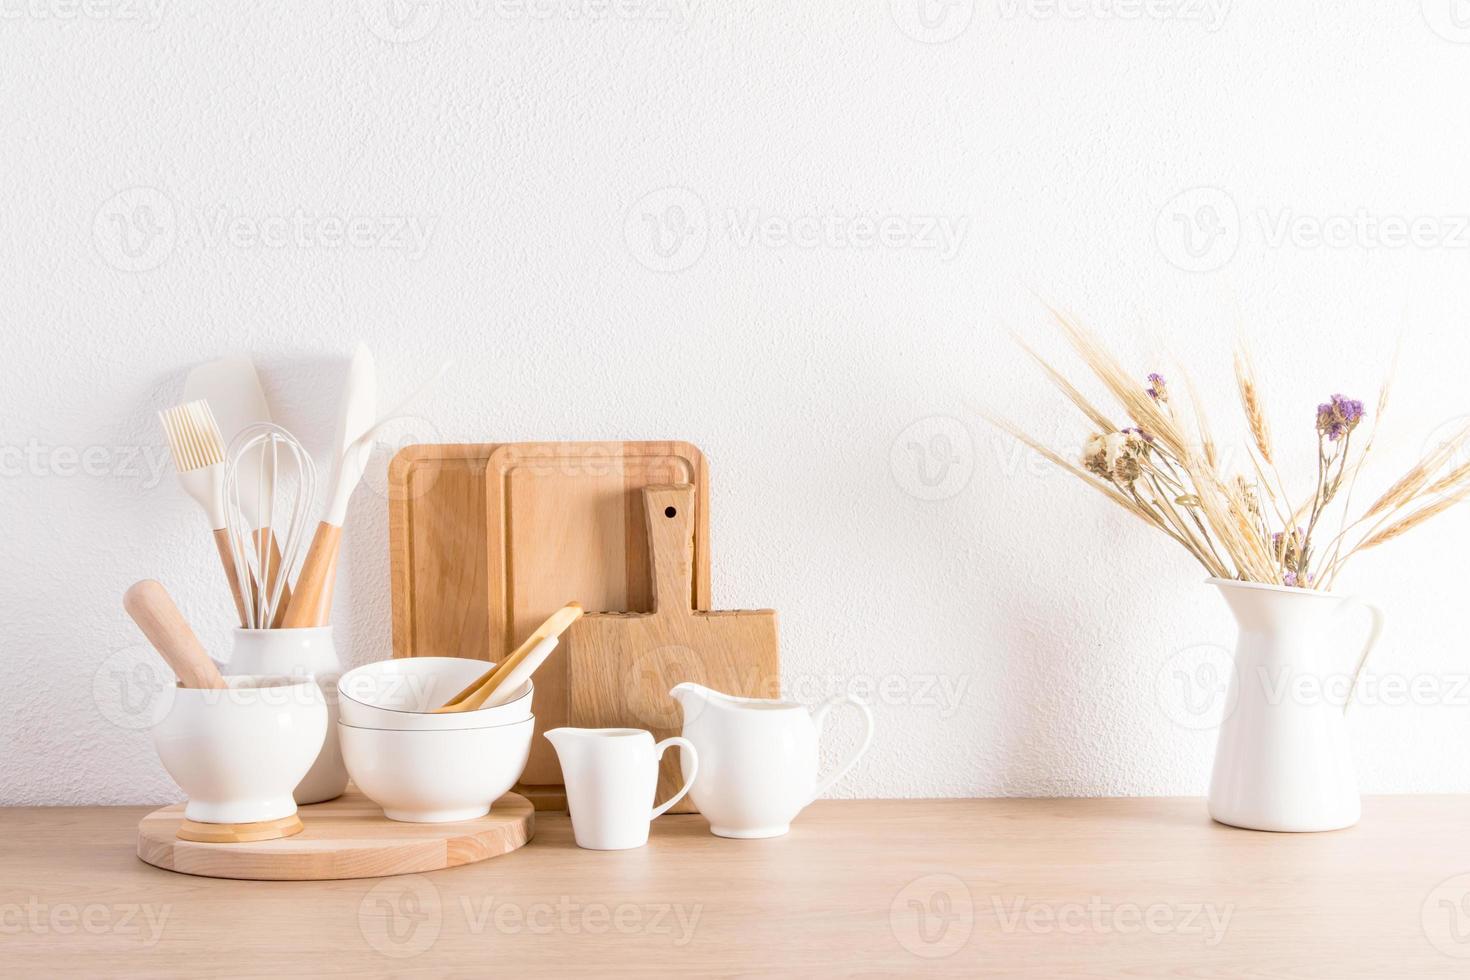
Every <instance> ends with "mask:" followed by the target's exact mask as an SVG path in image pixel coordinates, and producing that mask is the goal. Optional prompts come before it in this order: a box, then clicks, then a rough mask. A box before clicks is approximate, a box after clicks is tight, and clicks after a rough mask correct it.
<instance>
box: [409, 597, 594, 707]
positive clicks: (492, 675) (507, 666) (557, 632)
mask: <svg viewBox="0 0 1470 980" xmlns="http://www.w3.org/2000/svg"><path fill="white" fill-rule="evenodd" d="M581 618H582V607H581V606H579V605H578V604H577V603H575V602H569V603H567V604H566V605H565V606H562V607H561V608H560V609H558V610H557V611H556V612H554V613H552V614H551V617H550V618H549V619H547V620H546V622H544V623H542V624H541V625H540V626H538V627H536V629H535V630H534V631H533V632H532V633H531V635H530V636H529V637H527V638H526V642H525V643H522V644H521V645H520V646H519V647H517V648H516V651H515V652H514V653H512V654H511V655H510V656H508V657H506V658H505V659H504V660H502V661H501V662H500V663H498V664H496V665H495V666H494V667H491V668H490V669H489V670H487V671H486V672H485V673H483V674H481V675H480V676H479V677H478V678H476V679H475V680H474V681H473V682H471V684H470V685H469V687H466V688H465V689H464V690H463V691H460V692H459V693H458V694H456V695H455V696H454V697H452V698H450V699H449V700H448V701H446V702H445V703H444V706H443V707H441V708H435V709H434V712H433V713H434V714H447V713H449V712H453V711H475V710H477V709H479V708H482V707H484V706H485V702H486V701H488V700H489V699H490V696H491V695H492V694H494V693H495V691H496V690H497V689H498V688H499V687H500V686H501V684H503V683H504V682H505V679H506V678H507V677H509V676H510V675H511V672H512V671H514V670H516V668H518V667H519V666H520V665H521V662H522V661H524V660H525V659H526V658H527V657H529V656H530V655H531V653H532V652H533V651H534V650H536V648H537V647H539V646H540V645H541V643H542V641H543V640H547V639H555V638H556V637H559V636H561V635H562V634H563V633H565V632H566V631H567V627H569V626H571V625H572V624H573V623H575V622H576V621H577V620H578V619H581ZM549 652H550V650H546V651H544V652H543V656H544V655H545V653H549Z"/></svg>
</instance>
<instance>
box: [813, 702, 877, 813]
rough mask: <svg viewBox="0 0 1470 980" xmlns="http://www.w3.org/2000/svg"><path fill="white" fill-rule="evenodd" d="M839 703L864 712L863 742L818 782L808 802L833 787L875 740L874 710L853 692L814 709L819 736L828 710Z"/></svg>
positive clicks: (814, 719)
mask: <svg viewBox="0 0 1470 980" xmlns="http://www.w3.org/2000/svg"><path fill="white" fill-rule="evenodd" d="M839 704H851V705H856V706H857V708H858V710H859V711H861V712H862V713H863V722H864V725H865V727H864V730H863V740H862V744H860V745H859V746H858V747H857V751H856V752H854V753H853V754H852V755H850V756H848V757H847V759H846V761H844V762H843V763H842V764H841V765H840V766H838V767H837V768H836V769H834V770H832V774H831V775H829V776H828V777H827V778H826V779H823V780H821V781H820V782H818V783H817V788H816V790H814V791H813V792H812V795H811V797H810V798H808V799H807V803H810V802H811V801H812V800H815V799H816V798H817V797H819V796H821V795H822V794H823V793H825V792H827V790H829V789H831V788H832V784H833V783H835V782H837V780H839V779H841V778H842V777H843V776H845V775H847V770H849V769H851V768H852V767H853V766H855V765H857V761H858V760H859V759H861V758H862V757H863V753H864V752H866V751H868V746H869V745H871V744H872V742H873V712H872V711H870V710H869V709H868V706H867V704H865V703H864V702H862V701H859V700H858V699H857V698H855V697H853V696H852V695H851V694H839V695H837V696H836V697H831V698H828V699H827V700H826V701H823V702H822V703H821V704H819V705H818V706H817V707H816V708H814V709H812V724H813V725H815V726H816V727H817V738H821V737H822V722H823V720H824V719H825V718H826V717H827V712H829V711H831V710H832V709H833V708H835V707H837V705H839ZM803 805H805V804H803Z"/></svg>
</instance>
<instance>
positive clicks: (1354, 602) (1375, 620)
mask: <svg viewBox="0 0 1470 980" xmlns="http://www.w3.org/2000/svg"><path fill="white" fill-rule="evenodd" d="M1348 606H1362V607H1363V608H1364V609H1366V610H1368V615H1369V617H1370V618H1371V619H1372V624H1371V626H1370V627H1369V629H1368V642H1367V643H1365V644H1363V652H1362V654H1361V655H1359V657H1358V666H1357V667H1356V668H1354V669H1353V682H1352V683H1351V684H1349V685H1348V692H1347V700H1346V701H1344V702H1343V703H1342V713H1343V714H1344V715H1346V714H1347V713H1348V708H1350V707H1352V704H1353V693H1354V692H1355V691H1357V689H1358V678H1359V677H1360V676H1362V673H1363V667H1364V666H1365V665H1366V664H1367V663H1368V654H1370V653H1372V652H1373V648H1374V647H1375V646H1377V645H1378V638H1379V637H1380V636H1382V635H1383V610H1382V609H1379V608H1378V607H1377V606H1375V605H1374V604H1373V603H1371V602H1369V601H1368V600H1366V599H1363V598H1361V597H1359V596H1355V595H1350V596H1348V597H1346V598H1345V599H1343V600H1342V603H1341V604H1340V605H1339V606H1338V607H1337V608H1338V609H1346V608H1347V607H1348Z"/></svg>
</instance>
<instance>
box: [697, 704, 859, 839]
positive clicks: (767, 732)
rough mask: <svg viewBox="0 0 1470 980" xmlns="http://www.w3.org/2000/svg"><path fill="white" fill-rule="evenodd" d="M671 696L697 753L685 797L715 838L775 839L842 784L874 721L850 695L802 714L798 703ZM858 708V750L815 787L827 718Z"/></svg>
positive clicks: (805, 709)
mask: <svg viewBox="0 0 1470 980" xmlns="http://www.w3.org/2000/svg"><path fill="white" fill-rule="evenodd" d="M669 694H670V695H671V696H672V697H673V698H674V699H676V700H677V701H678V702H679V705H680V707H681V708H683V710H684V731H683V735H684V737H685V738H687V739H688V740H689V741H691V742H693V743H694V746H695V748H696V749H698V750H699V772H698V774H697V775H696V776H695V779H694V785H693V786H692V787H691V788H690V790H689V798H690V799H691V800H693V801H694V804H695V806H697V807H699V812H700V813H702V814H704V815H705V818H706V819H708V820H709V829H710V831H711V832H712V833H714V834H715V835H717V836H719V837H740V838H751V837H779V836H780V835H782V834H784V833H786V831H788V830H790V829H791V820H792V818H794V817H795V816H796V815H797V814H798V813H800V812H801V811H802V810H803V809H805V808H806V805H807V804H808V803H810V802H811V801H812V800H814V799H816V798H817V797H818V796H821V795H822V793H824V792H826V791H827V790H828V789H829V788H830V787H831V786H832V784H833V783H835V782H837V780H839V779H841V778H842V777H843V775H844V774H845V773H846V772H847V771H848V770H849V769H851V768H852V766H853V764H854V763H856V762H857V761H858V759H860V758H861V757H862V755H863V753H864V752H866V751H867V749H868V745H869V743H870V742H872V740H873V714H872V712H871V711H869V710H868V706H867V705H866V704H864V703H863V702H861V701H859V700H858V699H857V698H854V697H852V696H850V695H846V694H843V695H838V696H837V697H834V698H830V699H828V700H827V701H824V702H823V703H822V704H820V705H818V706H817V707H816V708H807V707H806V706H805V705H803V704H799V703H797V702H795V701H782V700H763V699H759V698H737V697H732V696H730V695H728V694H721V693H720V692H719V691H712V690H710V689H709V688H707V687H704V686H703V685H700V684H694V683H690V682H687V681H686V682H685V683H683V684H679V685H678V686H676V687H675V688H674V689H673V690H672V691H670V692H669ZM843 703H847V704H852V705H855V706H856V707H857V708H858V710H859V711H861V712H862V714H863V721H864V723H865V726H866V727H865V729H864V731H863V737H862V743H861V744H860V745H858V747H857V750H856V751H855V752H853V753H852V755H851V756H850V757H849V758H848V759H847V760H846V761H844V762H843V763H842V764H841V765H839V766H838V767H837V768H836V769H835V770H834V771H833V772H832V773H831V775H829V776H827V778H825V779H823V780H822V781H821V782H820V783H819V782H818V781H817V742H818V740H819V739H820V738H821V736H822V722H823V720H824V719H825V718H826V716H827V712H828V711H830V710H831V709H832V708H834V707H835V706H837V705H839V704H843Z"/></svg>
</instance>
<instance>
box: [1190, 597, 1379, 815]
mask: <svg viewBox="0 0 1470 980" xmlns="http://www.w3.org/2000/svg"><path fill="white" fill-rule="evenodd" d="M1209 584H1211V585H1214V586H1215V587H1217V588H1218V589H1219V590H1220V593H1221V594H1222V595H1223V596H1224V597H1225V601H1226V602H1227V603H1228V604H1229V606H1230V611H1231V612H1233V613H1234V614H1235V619H1236V621H1237V623H1238V624H1239V626H1240V641H1239V643H1238V645H1237V647H1236V652H1235V669H1234V671H1233V672H1232V675H1231V679H1230V686H1231V690H1230V693H1229V694H1228V695H1227V700H1226V702H1225V703H1226V705H1227V708H1228V709H1229V710H1228V713H1227V715H1226V718H1225V720H1224V721H1223V722H1222V723H1221V725H1220V739H1219V743H1218V745H1217V747H1216V749H1215V771H1214V775H1213V777H1212V778H1211V780H1210V802H1209V806H1210V816H1211V817H1212V818H1214V819H1215V820H1217V821H1219V822H1220V823H1223V824H1229V825H1230V826H1232V827H1244V828H1246V829H1247V830H1274V831H1300V832H1304V831H1321V830H1340V829H1341V828H1343V827H1351V826H1352V825H1353V824H1355V823H1357V822H1358V818H1359V816H1361V813H1362V806H1361V801H1360V800H1359V798H1358V782H1357V777H1356V776H1355V775H1354V772H1353V757H1352V748H1351V745H1350V744H1349V740H1348V731H1347V723H1346V722H1345V721H1344V720H1343V719H1344V715H1346V713H1347V710H1348V707H1349V705H1351V704H1352V697H1353V690H1354V688H1355V687H1356V686H1357V682H1358V675H1359V674H1361V673H1362V670H1363V664H1364V663H1365V662H1366V661H1367V659H1368V654H1369V652H1370V651H1371V650H1372V649H1373V646H1374V644H1376V643H1377V642H1378V636H1379V634H1380V633H1381V632H1382V629H1383V612H1382V610H1380V609H1379V608H1378V607H1377V606H1374V605H1371V604H1369V603H1367V602H1364V601H1363V600H1361V599H1358V598H1356V597H1344V596H1340V595H1334V594H1333V593H1331V592H1314V591H1312V590H1310V589H1293V588H1286V587H1284V586H1276V585H1261V584H1257V583H1253V582H1235V581H1229V580H1226V579H1218V578H1217V579H1210V580H1209ZM1355 607H1361V608H1364V609H1367V610H1368V612H1369V614H1370V615H1371V617H1372V625H1371V629H1370V631H1369V633H1368V640H1367V643H1366V644H1365V645H1364V647H1363V652H1362V653H1361V654H1360V655H1359V656H1358V659H1357V664H1356V666H1354V667H1353V673H1352V674H1351V675H1349V676H1350V679H1349V680H1347V681H1346V683H1345V685H1340V686H1342V687H1345V691H1344V692H1343V693H1344V696H1345V700H1344V701H1343V703H1342V704H1341V705H1338V704H1337V703H1336V701H1335V700H1334V693H1333V685H1332V680H1333V679H1334V677H1335V678H1339V679H1341V678H1343V677H1344V675H1343V673H1342V671H1343V670H1344V669H1345V668H1346V667H1347V666H1348V665H1347V664H1346V663H1344V662H1343V658H1342V657H1341V655H1340V654H1337V653H1336V651H1334V650H1333V649H1332V643H1333V640H1334V630H1333V628H1332V627H1333V621H1334V620H1335V619H1336V618H1337V617H1338V616H1340V615H1342V614H1343V613H1344V612H1346V611H1347V610H1348V609H1351V608H1355ZM1334 661H1335V662H1334ZM1304 681H1305V682H1306V683H1303V682H1304ZM1230 706H1233V707H1230Z"/></svg>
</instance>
